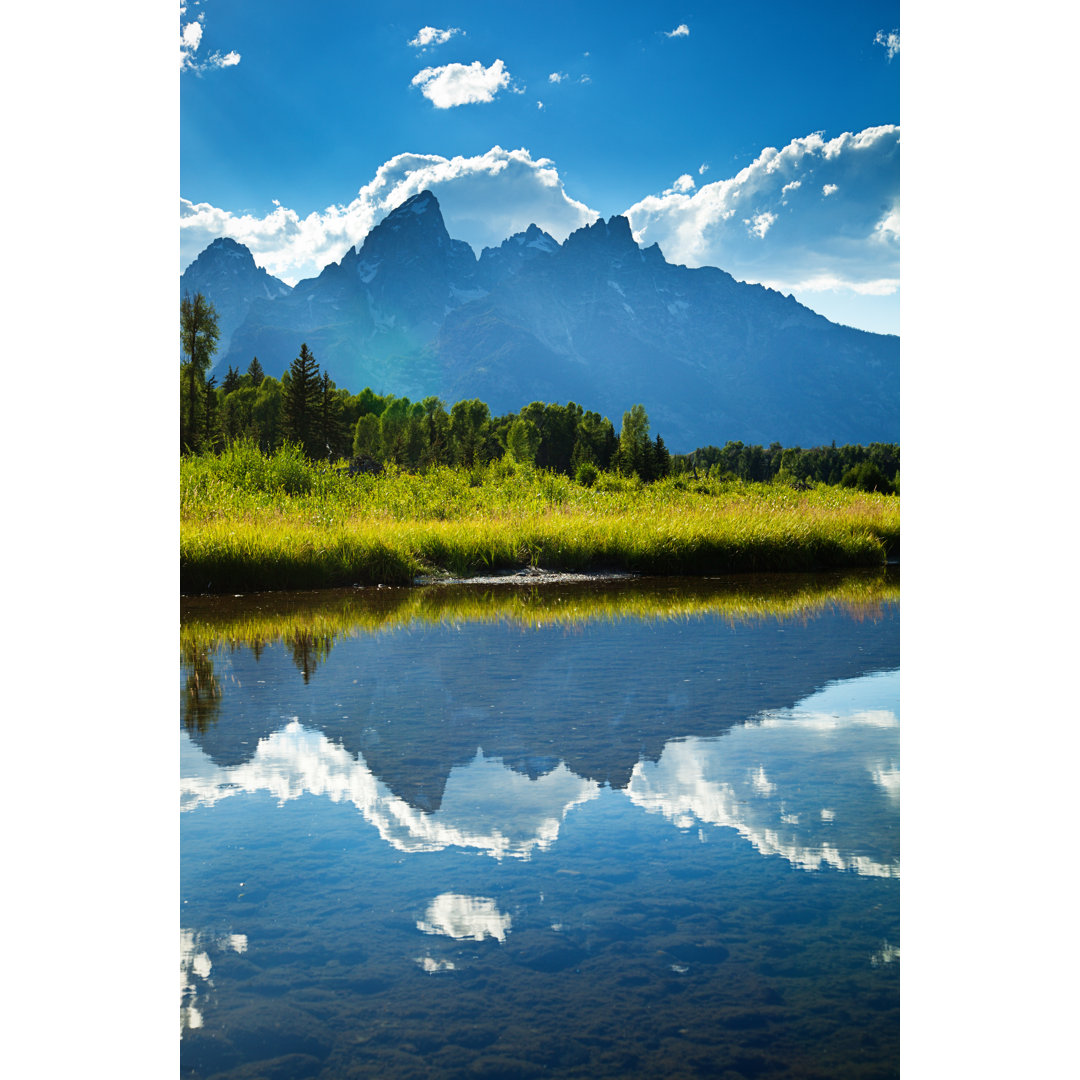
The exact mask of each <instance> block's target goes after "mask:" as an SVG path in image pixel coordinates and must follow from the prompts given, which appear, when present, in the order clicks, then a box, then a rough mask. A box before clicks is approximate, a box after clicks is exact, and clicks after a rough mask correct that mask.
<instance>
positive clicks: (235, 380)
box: [221, 364, 243, 394]
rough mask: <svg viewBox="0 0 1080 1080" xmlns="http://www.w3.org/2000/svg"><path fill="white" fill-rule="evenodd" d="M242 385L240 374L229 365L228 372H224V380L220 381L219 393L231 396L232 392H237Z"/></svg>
mask: <svg viewBox="0 0 1080 1080" xmlns="http://www.w3.org/2000/svg"><path fill="white" fill-rule="evenodd" d="M242 385H243V384H242V382H241V380H240V372H239V371H237V370H236V368H234V367H233V366H232V364H230V365H229V370H228V371H227V372H225V378H224V379H222V380H221V392H222V393H223V394H231V393H232V392H233V391H234V390H239V389H240V387H241V386H242Z"/></svg>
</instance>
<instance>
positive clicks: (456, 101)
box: [412, 60, 510, 109]
mask: <svg viewBox="0 0 1080 1080" xmlns="http://www.w3.org/2000/svg"><path fill="white" fill-rule="evenodd" d="M412 85H413V86H419V87H420V91H421V93H422V94H423V95H424V97H426V98H427V99H428V101H430V102H431V103H432V104H433V105H434V106H435V108H436V109H452V108H454V106H456V105H476V104H480V103H482V102H488V101H494V99H495V95H496V94H497V93H498V92H499V91H500V90H503V89H505V88H506V87H508V86H509V85H510V73H509V72H508V71H507V70H506V68H505V66H504V64H503V62H502V61H501V60H496V61H495V63H493V64H492V65H491V67H484V65H483V64H482V63H480V61H479V60H474V61H473V62H472V63H471V64H446V65H444V66H443V67H433V68H432V67H429V68H424V70H423V71H420V72H417V74H416V75H414V76H413V80H412Z"/></svg>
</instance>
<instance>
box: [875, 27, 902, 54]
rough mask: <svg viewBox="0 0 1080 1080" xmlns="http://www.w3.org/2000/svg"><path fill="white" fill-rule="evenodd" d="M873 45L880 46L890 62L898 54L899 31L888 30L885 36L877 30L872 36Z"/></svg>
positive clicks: (881, 31) (883, 32)
mask: <svg viewBox="0 0 1080 1080" xmlns="http://www.w3.org/2000/svg"><path fill="white" fill-rule="evenodd" d="M874 44H875V45H880V46H881V47H882V48H883V49H884V50H885V52H886V54H887V55H888V57H889V59H890V60H891V59H892V58H893V57H894V56H896V55H897V54H898V53H899V52H900V31H899V30H890V31H889V33H887V34H886V33H885V31H884V30H879V31H878V32H877V33H876V34H875V35H874Z"/></svg>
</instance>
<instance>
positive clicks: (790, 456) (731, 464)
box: [672, 442, 900, 494]
mask: <svg viewBox="0 0 1080 1080" xmlns="http://www.w3.org/2000/svg"><path fill="white" fill-rule="evenodd" d="M672 472H675V473H695V474H697V475H705V476H715V477H719V478H720V479H732V480H757V481H762V482H764V481H769V480H775V479H781V480H789V481H792V482H794V483H804V484H811V483H821V484H832V485H841V486H843V487H857V488H861V489H862V490H863V491H880V492H882V493H884V494H898V493H899V491H900V445H899V444H898V443H870V444H869V445H868V446H857V445H845V446H837V445H836V443H835V442H833V443H832V445H830V446H814V447H811V448H809V449H806V450H804V449H802V447H799V446H789V447H786V448H785V447H783V446H781V445H780V444H779V443H771V444H770V445H769V446H756V445H751V446H747V445H744V444H743V443H741V442H728V443H725V444H724V446H723V447H716V446H703V447H699V448H698V449H697V450H695V451H694V452H693V453H692V454H676V455H675V456H674V457H673V458H672Z"/></svg>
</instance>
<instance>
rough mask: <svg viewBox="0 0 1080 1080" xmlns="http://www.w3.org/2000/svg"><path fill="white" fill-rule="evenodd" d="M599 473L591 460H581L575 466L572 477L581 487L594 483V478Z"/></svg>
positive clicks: (590, 485)
mask: <svg viewBox="0 0 1080 1080" xmlns="http://www.w3.org/2000/svg"><path fill="white" fill-rule="evenodd" d="M599 475H600V470H599V469H598V468H597V467H596V466H595V465H594V464H593V463H592V462H591V461H583V462H582V463H581V464H580V465H579V466H578V467H577V472H576V473H575V474H574V479H575V480H576V481H577V482H578V483H579V484H581V486H582V487H592V486H593V484H595V483H596V478H597V477H598V476H599Z"/></svg>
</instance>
